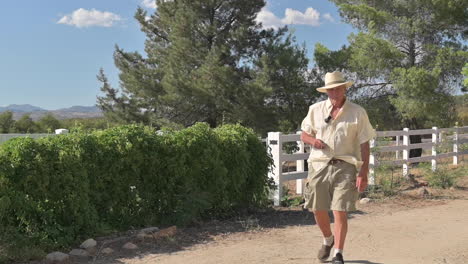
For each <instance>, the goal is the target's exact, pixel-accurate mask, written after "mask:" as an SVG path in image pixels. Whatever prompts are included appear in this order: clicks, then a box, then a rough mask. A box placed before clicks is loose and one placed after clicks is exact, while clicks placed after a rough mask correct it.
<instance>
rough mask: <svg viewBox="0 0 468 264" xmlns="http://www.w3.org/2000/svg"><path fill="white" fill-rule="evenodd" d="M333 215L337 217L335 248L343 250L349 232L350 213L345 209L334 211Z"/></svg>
mask: <svg viewBox="0 0 468 264" xmlns="http://www.w3.org/2000/svg"><path fill="white" fill-rule="evenodd" d="M333 216H334V218H335V223H334V230H335V248H337V249H341V250H343V248H344V243H345V239H346V233H347V232H348V214H347V213H346V212H343V211H333Z"/></svg>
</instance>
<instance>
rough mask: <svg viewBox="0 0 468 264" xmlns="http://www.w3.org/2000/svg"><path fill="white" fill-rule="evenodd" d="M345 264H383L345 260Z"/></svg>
mask: <svg viewBox="0 0 468 264" xmlns="http://www.w3.org/2000/svg"><path fill="white" fill-rule="evenodd" d="M346 263H357V264H383V263H380V262H372V261H367V260H346Z"/></svg>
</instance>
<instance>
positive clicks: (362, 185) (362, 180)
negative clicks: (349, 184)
mask: <svg viewBox="0 0 468 264" xmlns="http://www.w3.org/2000/svg"><path fill="white" fill-rule="evenodd" d="M367 171H368V169H367V168H361V170H360V171H359V175H358V176H357V178H356V187H357V188H358V191H359V192H363V191H364V190H365V189H366V188H367Z"/></svg>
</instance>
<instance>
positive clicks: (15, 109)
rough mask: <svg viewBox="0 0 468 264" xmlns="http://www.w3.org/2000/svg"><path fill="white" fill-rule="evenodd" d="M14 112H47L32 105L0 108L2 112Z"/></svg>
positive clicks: (13, 105) (14, 105)
mask: <svg viewBox="0 0 468 264" xmlns="http://www.w3.org/2000/svg"><path fill="white" fill-rule="evenodd" d="M8 110H9V111H12V112H18V113H29V112H37V111H47V110H45V109H42V108H40V107H37V106H33V105H30V104H22V105H17V104H12V105H9V106H6V107H1V106H0V112H3V111H8Z"/></svg>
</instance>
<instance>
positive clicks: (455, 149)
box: [453, 125, 458, 165]
mask: <svg viewBox="0 0 468 264" xmlns="http://www.w3.org/2000/svg"><path fill="white" fill-rule="evenodd" d="M454 131H455V132H454V133H453V152H455V155H454V156H453V165H458V126H457V125H455V130H454Z"/></svg>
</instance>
